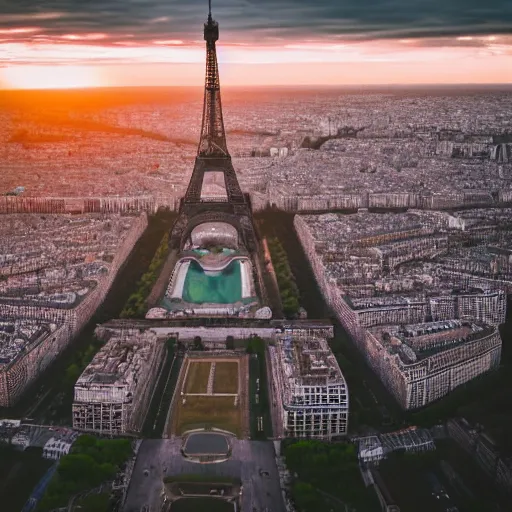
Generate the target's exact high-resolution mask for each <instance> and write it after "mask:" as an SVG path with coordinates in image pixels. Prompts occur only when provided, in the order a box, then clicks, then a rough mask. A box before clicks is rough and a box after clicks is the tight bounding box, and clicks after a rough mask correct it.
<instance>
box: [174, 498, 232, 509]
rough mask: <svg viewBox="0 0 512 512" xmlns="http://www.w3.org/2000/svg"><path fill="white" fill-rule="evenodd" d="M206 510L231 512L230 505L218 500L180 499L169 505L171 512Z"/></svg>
mask: <svg viewBox="0 0 512 512" xmlns="http://www.w3.org/2000/svg"><path fill="white" fill-rule="evenodd" d="M198 510H208V511H209V512H233V511H234V510H235V507H234V506H233V504H232V503H228V502H227V501H224V500H220V499H219V498H180V499H179V500H176V501H175V502H174V503H173V504H172V505H171V512H196V511H198Z"/></svg>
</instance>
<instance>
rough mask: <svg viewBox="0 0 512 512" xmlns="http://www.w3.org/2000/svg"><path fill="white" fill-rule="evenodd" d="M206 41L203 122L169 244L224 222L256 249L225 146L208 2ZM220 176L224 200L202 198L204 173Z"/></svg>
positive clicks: (246, 208) (214, 26)
mask: <svg viewBox="0 0 512 512" xmlns="http://www.w3.org/2000/svg"><path fill="white" fill-rule="evenodd" d="M204 39H205V41H206V76H205V88H204V105H203V121H202V126H201V138H200V140H199V147H198V150H197V156H196V161H195V165H194V170H193V172H192V177H191V178H190V182H189V185H188V188H187V191H186V193H185V197H184V198H183V199H182V202H181V206H180V212H179V216H178V219H177V221H176V223H175V225H174V228H173V232H172V239H171V243H173V244H174V245H175V246H177V245H178V244H180V245H182V244H183V240H184V238H185V237H186V235H187V233H188V232H189V231H190V229H192V228H193V227H194V226H196V225H198V224H199V223H201V222H209V221H213V220H215V221H224V222H228V223H230V224H232V225H234V226H236V227H237V229H238V230H239V233H240V235H241V237H242V240H243V242H244V244H245V245H246V247H247V248H248V249H249V250H251V251H252V250H253V249H255V248H256V238H255V233H254V226H253V221H252V213H251V209H250V206H249V203H248V200H247V198H246V197H245V195H244V194H243V192H242V189H241V188H240V184H239V183H238V179H237V177H236V173H235V170H234V168H233V164H232V162H231V156H230V154H229V151H228V148H227V143H226V132H225V129H224V120H223V116H222V103H221V97H220V80H219V65H218V61H217V50H216V47H215V43H216V42H217V40H218V39H219V24H218V23H217V22H216V21H215V20H214V19H213V18H212V13H211V0H209V13H208V20H207V22H206V23H205V24H204ZM209 172H216V173H222V174H223V176H224V185H225V191H226V197H217V198H214V197H213V198H212V197H202V195H201V192H202V189H203V182H204V177H205V174H207V173H209Z"/></svg>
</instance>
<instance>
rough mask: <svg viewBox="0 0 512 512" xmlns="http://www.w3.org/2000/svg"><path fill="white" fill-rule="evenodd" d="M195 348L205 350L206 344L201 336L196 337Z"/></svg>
mask: <svg viewBox="0 0 512 512" xmlns="http://www.w3.org/2000/svg"><path fill="white" fill-rule="evenodd" d="M193 346H194V350H204V345H203V342H202V340H201V336H196V337H195V338H194V345H193Z"/></svg>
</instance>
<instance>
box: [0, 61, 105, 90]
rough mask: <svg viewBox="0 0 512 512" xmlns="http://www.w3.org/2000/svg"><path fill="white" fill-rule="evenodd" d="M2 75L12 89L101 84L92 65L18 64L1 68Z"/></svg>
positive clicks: (75, 87) (71, 87)
mask: <svg viewBox="0 0 512 512" xmlns="http://www.w3.org/2000/svg"><path fill="white" fill-rule="evenodd" d="M2 75H3V78H4V81H5V84H6V86H7V87H9V88H12V89H82V88H86V87H101V85H103V84H102V82H101V79H100V77H99V74H98V72H97V70H96V69H95V68H94V67H92V66H75V65H73V66H63V65H55V66H37V65H18V66H10V67H7V68H5V69H3V73H2Z"/></svg>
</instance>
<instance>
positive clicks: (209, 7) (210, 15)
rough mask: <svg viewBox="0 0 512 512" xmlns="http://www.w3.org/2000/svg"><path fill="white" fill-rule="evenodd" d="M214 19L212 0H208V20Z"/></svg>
mask: <svg viewBox="0 0 512 512" xmlns="http://www.w3.org/2000/svg"><path fill="white" fill-rule="evenodd" d="M211 19H212V0H208V20H211Z"/></svg>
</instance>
